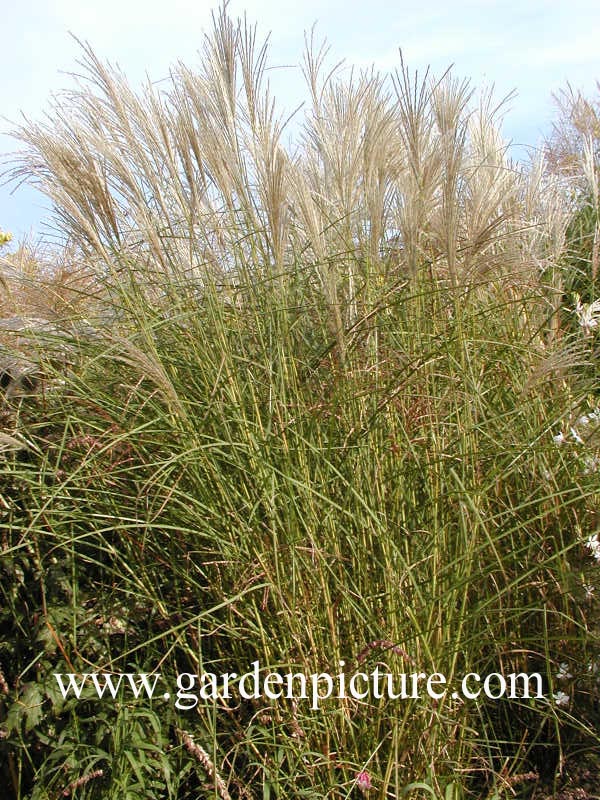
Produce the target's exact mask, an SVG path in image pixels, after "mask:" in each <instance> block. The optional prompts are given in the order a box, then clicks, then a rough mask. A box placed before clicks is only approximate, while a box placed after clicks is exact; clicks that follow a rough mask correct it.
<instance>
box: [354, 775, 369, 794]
mask: <svg viewBox="0 0 600 800" xmlns="http://www.w3.org/2000/svg"><path fill="white" fill-rule="evenodd" d="M356 785H357V786H358V788H359V789H360V790H361V792H363V793H364V794H366V793H367V792H368V791H369V789H372V788H373V784H372V783H371V776H370V775H369V773H368V772H367V771H366V770H365V769H364V770H363V771H362V772H359V773H358V775H357V776H356Z"/></svg>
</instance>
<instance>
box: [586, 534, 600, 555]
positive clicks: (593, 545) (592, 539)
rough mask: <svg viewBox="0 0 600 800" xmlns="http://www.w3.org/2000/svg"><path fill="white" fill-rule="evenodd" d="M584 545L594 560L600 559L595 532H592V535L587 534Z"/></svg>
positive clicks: (598, 544) (599, 543)
mask: <svg viewBox="0 0 600 800" xmlns="http://www.w3.org/2000/svg"><path fill="white" fill-rule="evenodd" d="M585 546H586V547H587V549H588V550H589V551H590V555H592V556H594V558H595V559H596V561H600V542H599V541H598V534H597V533H594V534H593V536H588V538H587V541H586V543H585Z"/></svg>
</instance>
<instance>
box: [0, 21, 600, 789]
mask: <svg viewBox="0 0 600 800" xmlns="http://www.w3.org/2000/svg"><path fill="white" fill-rule="evenodd" d="M83 53H84V64H83V69H84V72H83V76H82V77H80V78H79V83H78V85H77V86H76V88H75V89H74V90H72V91H70V92H68V93H66V94H64V95H63V96H62V97H60V98H59V99H58V100H57V101H56V102H55V105H54V106H53V107H52V109H51V111H50V113H49V117H48V119H47V121H45V122H44V121H42V122H28V123H27V124H25V125H23V126H22V127H20V128H19V129H18V131H17V132H16V133H17V136H18V138H19V139H20V140H21V142H22V143H23V145H24V150H23V152H22V154H21V156H20V159H19V161H18V164H17V165H16V166H14V167H13V172H12V174H13V177H15V178H21V179H26V180H29V181H32V182H34V183H36V184H37V185H38V186H39V187H40V188H41V189H42V191H44V192H45V193H46V194H47V195H48V197H49V198H50V199H51V200H52V202H53V204H54V209H55V219H56V225H57V227H58V228H59V229H60V230H62V232H63V233H64V235H65V237H66V238H67V240H68V243H69V246H70V247H74V248H76V251H77V253H78V254H79V258H80V259H81V262H82V263H84V264H85V265H86V269H93V270H95V274H96V284H95V286H94V292H93V293H92V291H91V289H88V290H87V291H88V292H89V306H88V308H87V314H86V316H85V321H86V326H87V327H86V328H85V330H86V331H87V333H86V334H85V335H79V336H78V337H76V336H73V335H71V336H69V335H68V334H67V332H66V328H65V334H64V342H65V348H66V352H67V353H68V358H66V360H65V366H64V367H63V369H62V370H61V372H60V373H59V374H57V373H56V372H53V371H52V368H51V365H48V364H46V363H45V360H44V350H43V348H42V349H41V351H40V352H38V354H37V358H38V360H39V362H40V366H41V368H45V369H46V373H45V375H46V377H45V379H44V381H43V385H42V391H41V392H40V394H39V396H38V397H37V398H31V399H30V400H29V401H25V400H23V401H19V403H20V404H19V405H18V407H11V408H10V409H8V411H7V413H9V416H7V423H6V424H7V425H10V426H11V431H12V433H11V435H13V436H14V435H15V433H17V432H21V433H26V434H27V441H28V442H29V446H28V449H27V451H26V452H25V453H24V454H23V453H18V454H14V453H10V454H8V455H5V457H4V460H3V461H2V481H3V483H2V508H1V511H0V513H1V514H2V517H1V521H0V535H1V537H2V548H3V549H2V568H3V570H4V573H3V580H2V581H1V582H0V592H2V603H1V605H0V607H1V609H2V610H1V612H0V614H1V616H0V626H1V628H0V629H1V630H2V635H3V642H4V643H3V644H2V645H1V646H0V647H1V649H0V664H1V669H2V676H3V678H2V681H3V682H2V684H1V686H0V688H1V689H2V694H0V698H1V702H0V715H1V716H0V731H1V736H2V738H1V739H0V752H1V753H2V760H1V761H0V764H1V767H0V769H1V770H2V777H3V780H4V784H5V786H7V787H9V789H8V791H9V792H10V796H13V797H18V798H26V797H27V798H32V800H33V798H50V797H52V798H54V797H58V796H59V795H60V794H61V793H62V794H65V793H67V794H68V793H71V794H73V793H74V792H75V791H76V792H77V796H78V797H81V798H96V797H98V798H99V797H102V798H107V797H108V798H115V800H116V798H119V800H120V799H121V798H123V797H126V796H127V797H132V798H133V797H140V798H147V797H150V796H161V797H163V796H164V797H177V798H186V797H190V798H191V797H194V798H197V797H206V798H209V797H211V798H214V797H219V796H221V797H225V796H230V797H235V798H237V797H240V798H242V797H245V798H273V797H278V798H295V797H298V798H300V797H302V798H324V797H327V798H347V797H350V796H353V793H356V791H361V792H363V793H370V794H371V796H373V797H375V796H377V797H380V798H384V797H399V796H401V794H402V793H403V792H404V791H405V790H407V791H411V790H410V789H409V788H407V787H410V786H411V785H413V784H415V783H416V784H417V788H416V789H415V791H418V786H421V787H423V786H426V787H427V790H428V791H429V793H433V794H435V795H436V796H438V795H443V794H444V793H446V796H454V797H458V796H460V795H461V794H463V793H464V794H465V795H466V793H468V792H469V791H471V792H475V793H476V794H477V796H481V797H483V796H490V797H492V796H497V797H500V796H502V794H503V792H504V791H505V790H507V788H508V787H512V786H519V785H531V782H532V781H533V780H538V778H539V780H549V779H551V778H552V776H553V775H554V773H555V771H560V770H561V769H562V767H563V766H564V764H565V759H566V758H567V757H568V756H569V754H570V752H571V750H572V749H576V748H579V752H580V753H585V752H586V751H587V750H591V749H593V748H594V747H597V744H598V742H597V709H595V707H594V697H595V695H594V692H595V691H597V690H596V688H595V683H594V680H595V677H594V673H593V672H590V671H589V670H588V664H589V663H596V662H597V660H598V651H599V649H600V648H599V643H598V628H597V623H596V622H595V619H596V617H597V614H596V613H595V612H596V611H597V607H596V604H597V602H598V601H597V597H596V595H594V588H595V586H596V585H597V583H598V569H599V567H598V564H597V563H596V559H594V558H591V557H590V553H589V547H588V548H586V546H585V542H586V540H587V537H588V536H592V537H593V536H594V534H595V531H596V526H597V503H598V474H597V471H596V470H589V471H588V472H587V473H586V472H585V471H584V470H583V469H574V468H573V464H574V459H575V456H574V451H573V448H575V447H579V446H580V445H579V444H578V442H575V441H569V442H568V443H566V446H564V447H563V446H562V445H561V444H560V443H558V442H556V441H555V440H554V438H553V437H555V436H557V435H558V430H559V429H560V428H565V432H564V437H565V438H568V432H569V427H570V426H574V420H576V418H577V416H578V415H581V414H583V413H584V411H585V410H586V409H587V410H588V411H590V410H592V409H593V408H595V406H594V405H593V404H592V405H590V402H592V401H591V400H588V396H589V395H591V394H592V393H593V387H591V386H590V385H589V384H588V383H586V381H585V380H584V379H583V378H581V377H580V372H581V368H582V366H585V364H586V363H587V362H588V361H589V358H590V352H591V351H590V348H591V342H590V339H589V337H585V336H582V335H580V332H579V331H577V332H575V333H573V334H571V333H568V332H565V331H564V330H562V328H561V326H560V324H557V319H558V316H559V315H558V310H559V309H560V308H561V306H562V304H563V302H564V298H563V295H562V291H563V288H562V287H563V284H562V283H561V281H562V274H561V256H562V254H563V251H564V247H565V226H566V219H567V214H566V212H565V210H564V208H563V206H562V204H561V203H562V199H561V198H562V195H561V192H560V190H559V188H558V187H556V185H555V184H554V182H553V181H552V179H550V178H548V177H547V176H546V174H545V172H544V170H543V165H541V164H534V165H532V167H531V168H530V169H524V168H522V167H517V166H515V165H514V164H511V162H510V161H509V160H508V158H507V156H506V150H505V147H504V145H503V144H502V140H501V138H500V135H499V133H498V130H497V124H496V123H497V120H496V115H495V113H494V106H493V103H492V102H491V100H490V99H489V98H484V99H483V100H481V101H479V102H477V101H476V99H475V96H474V95H473V93H472V90H471V89H470V87H469V86H468V84H467V83H466V82H463V81H459V80H457V79H456V78H454V77H453V76H452V75H450V74H448V75H445V76H443V77H442V78H441V79H439V80H436V79H434V78H433V77H432V76H430V75H425V76H424V77H423V78H421V79H419V78H418V77H417V76H415V77H414V78H413V77H412V76H411V73H410V72H409V70H408V68H407V67H406V66H405V65H404V64H403V63H402V62H400V63H399V67H398V70H397V72H396V73H394V75H392V76H388V77H382V76H378V75H374V74H371V73H360V74H358V73H352V74H350V75H348V74H344V73H342V72H339V71H331V70H330V69H329V68H328V67H327V54H326V52H325V50H324V49H323V48H319V47H318V46H315V45H314V43H313V42H312V41H310V40H309V41H308V46H307V52H306V56H305V59H304V72H305V76H306V79H307V87H308V92H309V95H310V98H311V102H310V104H309V107H308V108H307V110H306V111H305V112H304V116H303V117H302V124H301V126H300V130H299V132H298V135H297V142H296V146H294V147H292V146H284V143H283V137H284V132H285V124H284V122H285V116H280V115H278V113H277V111H276V106H275V105H274V103H273V101H272V99H271V97H270V94H269V89H268V85H267V82H266V77H265V76H266V68H267V50H266V47H265V46H261V45H259V44H258V42H257V39H256V33H255V30H254V29H253V28H251V27H249V26H248V25H247V24H246V23H245V22H242V23H235V22H233V21H232V20H231V19H230V18H229V17H228V16H227V14H226V12H225V10H221V11H220V12H219V13H218V14H217V15H216V16H215V27H214V30H213V32H212V33H211V34H210V35H209V36H208V37H207V39H206V42H205V46H204V50H203V53H202V61H201V64H200V67H199V69H198V70H191V69H189V68H188V67H186V66H184V65H181V64H179V65H176V66H174V67H173V69H172V71H171V74H170V77H169V80H168V81H165V82H161V83H160V84H158V85H153V84H148V85H146V86H145V87H143V88H142V89H141V90H134V89H133V88H132V87H131V86H130V84H129V83H128V81H127V80H126V78H125V77H124V76H123V75H121V74H120V73H118V72H116V71H115V70H113V69H112V68H110V67H109V66H107V65H106V64H104V63H103V62H102V61H101V60H100V59H98V58H97V57H96V56H95V55H94V53H93V52H92V51H91V49H89V48H88V47H87V46H84V47H83ZM82 291H84V290H82ZM80 316H81V312H80ZM59 381H61V382H60V383H59ZM574 427H575V426H574ZM576 430H577V428H576ZM590 541H596V540H590ZM254 660H258V661H259V662H260V664H261V667H262V668H264V669H265V670H271V669H275V670H278V671H279V672H285V671H288V670H290V669H291V670H293V671H297V672H304V673H307V674H310V673H312V672H331V673H332V674H335V673H336V672H337V671H338V668H339V663H340V661H345V662H346V664H347V665H348V668H349V669H354V668H356V667H357V666H359V665H360V666H362V667H364V668H365V670H366V671H371V670H372V669H374V668H375V666H376V665H377V664H380V665H381V666H382V668H383V667H385V668H386V669H389V670H390V671H392V672H393V673H394V674H398V673H401V672H411V671H413V670H414V669H418V670H419V671H423V672H427V673H431V672H442V673H443V674H445V675H446V677H447V678H448V680H449V681H450V682H452V681H454V680H456V679H459V678H460V676H462V674H464V673H466V672H471V671H472V672H478V673H480V674H481V675H485V674H486V673H488V672H500V673H505V674H508V673H510V672H520V671H526V672H534V671H537V672H540V673H541V674H542V675H543V678H544V688H545V693H546V699H545V700H539V701H533V700H527V699H525V698H517V699H512V700H508V699H504V700H497V701H491V700H487V699H482V698H479V699H477V700H469V701H467V702H463V703H460V702H456V701H455V700H454V699H453V698H451V697H450V696H448V697H446V698H444V699H443V700H440V701H439V702H435V703H434V702H432V700H431V699H430V698H422V699H408V700H403V701H391V700H389V699H386V698H381V699H377V698H373V697H369V698H366V699H364V700H363V701H358V700H348V699H345V700H334V699H332V700H329V701H324V702H323V705H322V708H321V710H319V711H313V710H312V709H311V708H310V706H309V704H308V703H306V702H303V701H298V702H288V701H283V700H282V701H273V702H270V701H268V700H265V699H264V698H263V699H261V700H256V701H246V702H242V703H239V702H237V701H235V702H234V701H231V700H226V699H225V698H222V699H220V700H219V699H217V700H210V701H203V702H201V703H200V704H199V705H198V707H197V708H196V709H195V710H194V711H193V712H177V711H176V710H175V709H174V707H173V704H172V703H171V704H169V703H167V702H164V701H163V700H162V699H160V698H159V699H157V700H154V701H152V702H150V701H142V700H138V701H135V702H134V701H131V700H130V699H129V698H122V699H120V700H119V702H116V703H109V702H104V701H98V700H93V698H91V697H86V699H85V701H80V702H78V703H76V702H74V701H73V700H68V701H64V700H63V699H62V698H61V697H60V695H59V694H58V692H57V688H56V684H55V682H54V679H53V677H52V673H54V672H63V673H64V672H90V671H93V670H104V671H114V672H132V671H137V672H142V671H143V672H153V671H157V672H161V673H162V674H163V675H166V676H171V677H172V678H173V679H174V676H175V675H176V674H177V673H179V672H184V671H185V672H202V671H212V672H216V673H222V672H227V671H233V672H237V673H238V674H241V673H243V672H246V671H247V669H248V667H249V665H250V664H251V663H252V662H253V661H254ZM563 663H566V664H567V668H566V669H565V670H562V668H561V667H560V665H561V664H563ZM559 673H560V675H561V676H562V677H561V678H560V680H559V678H558V677H557V674H559ZM567 674H568V675H569V676H570V677H569V678H568V680H567V679H566V678H565V676H566V675H567ZM565 697H567V698H568V699H567V700H565V699H564V698H565ZM556 698H558V700H557V699H556ZM559 701H560V702H559ZM536 776H538V777H536ZM494 793H495V795H494Z"/></svg>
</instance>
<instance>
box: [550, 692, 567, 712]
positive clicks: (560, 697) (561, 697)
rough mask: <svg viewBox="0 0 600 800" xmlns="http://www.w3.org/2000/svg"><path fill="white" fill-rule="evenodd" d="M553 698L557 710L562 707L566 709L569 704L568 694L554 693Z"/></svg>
mask: <svg viewBox="0 0 600 800" xmlns="http://www.w3.org/2000/svg"><path fill="white" fill-rule="evenodd" d="M553 697H554V702H555V704H556V705H557V706H558V707H559V708H562V707H565V708H566V707H567V706H568V705H569V702H570V699H571V698H570V697H569V695H568V694H565V692H554V695H553Z"/></svg>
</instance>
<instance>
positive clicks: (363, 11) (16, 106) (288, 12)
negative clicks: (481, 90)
mask: <svg viewBox="0 0 600 800" xmlns="http://www.w3.org/2000/svg"><path fill="white" fill-rule="evenodd" d="M3 5H6V6H8V7H5V8H2V6H3ZM216 6H217V2H216V0H167V2H165V0H160V2H159V1H158V0H21V2H20V3H19V4H17V3H13V2H9V0H0V8H1V9H2V42H1V45H0V75H2V111H1V112H0V113H2V115H3V116H5V117H7V118H8V119H9V120H11V121H15V120H18V119H19V115H20V113H21V112H24V113H25V114H27V115H28V116H29V117H31V118H34V119H35V118H38V117H40V116H41V115H42V114H43V112H44V110H45V109H46V108H47V103H48V98H49V96H50V95H51V93H52V92H58V91H60V90H61V89H64V88H68V87H69V85H70V78H69V76H68V75H67V74H65V73H69V72H75V71H77V59H78V57H79V55H80V51H79V47H78V45H77V43H76V42H75V41H74V40H73V38H72V37H71V36H70V35H69V32H70V33H72V34H74V35H75V36H77V37H78V38H79V39H82V40H86V41H88V42H89V43H90V44H91V45H92V47H93V48H94V50H95V51H96V53H97V54H98V55H99V56H101V57H102V58H104V59H107V60H109V61H111V62H113V63H118V64H119V66H120V67H121V68H122V69H123V70H124V72H125V73H126V74H127V75H129V76H130V77H131V78H132V79H135V80H137V79H140V78H142V77H144V75H145V74H146V73H147V74H148V75H149V76H150V77H151V78H152V79H154V80H158V79H160V78H162V77H164V76H165V75H166V74H167V73H168V68H169V65H170V64H172V63H173V62H175V61H178V60H181V61H184V62H186V63H188V64H191V65H193V64H194V63H197V62H198V56H197V51H198V49H199V48H200V46H201V43H202V37H203V33H204V32H205V31H206V30H208V29H209V27H210V19H211V10H213V9H215V7H216ZM229 10H230V13H231V14H232V15H233V16H238V15H241V14H243V13H244V11H245V12H246V13H247V16H248V19H249V20H250V21H252V22H256V23H257V24H258V30H259V35H264V36H266V35H267V34H269V32H270V33H271V37H270V42H271V48H270V52H271V57H270V64H271V65H272V66H273V67H276V68H274V69H273V70H272V72H271V82H272V86H273V90H274V92H275V95H276V96H277V98H278V99H280V100H281V101H282V105H284V106H285V107H288V108H289V109H292V108H293V107H294V106H295V105H296V104H297V103H299V102H301V100H302V99H303V96H304V95H303V86H302V79H301V75H300V69H299V66H298V65H299V62H300V60H301V57H302V52H303V47H304V31H306V30H310V28H311V26H312V25H313V23H315V22H316V23H317V24H316V33H317V36H318V37H321V38H327V40H328V42H329V43H330V45H331V58H332V59H333V60H335V61H337V60H340V59H342V58H343V59H345V63H346V64H348V65H352V64H354V65H358V66H369V65H371V64H375V66H376V67H377V68H378V69H380V70H382V71H386V70H393V69H394V68H395V67H396V66H398V64H399V57H398V50H399V48H402V51H403V54H404V58H405V61H406V63H407V64H408V66H409V68H411V69H418V70H423V69H425V68H426V67H427V66H428V65H431V68H432V70H433V72H434V74H441V73H442V72H443V71H444V70H445V69H446V68H447V67H449V66H450V65H451V64H453V65H454V73H455V74H456V75H457V76H460V77H468V78H470V79H471V81H472V84H473V85H474V86H476V87H477V86H487V87H489V86H490V85H492V84H493V85H494V86H495V96H496V97H497V98H498V99H501V98H502V97H504V96H505V95H507V94H508V93H509V92H511V91H512V90H513V89H514V90H516V92H517V95H516V97H515V98H514V99H513V100H512V101H511V102H510V103H509V104H508V106H507V108H506V115H505V121H504V126H503V132H504V135H505V138H506V139H507V141H512V142H513V143H514V144H515V148H514V151H513V152H514V155H516V156H520V155H522V154H523V153H524V152H525V150H524V149H523V147H517V145H530V146H536V145H539V143H540V139H541V137H542V135H543V133H544V131H547V130H548V127H549V124H550V122H551V119H552V114H553V106H552V102H551V93H552V92H553V91H556V90H558V89H559V88H561V87H563V86H565V85H566V82H567V81H570V82H571V84H572V85H573V86H574V87H576V88H581V89H582V90H583V91H584V92H586V93H587V94H588V95H593V94H594V92H595V91H596V88H595V83H596V80H599V79H600V3H598V2H597V0H596V1H595V2H591V1H588V0H571V2H563V0H558V1H557V0H544V1H543V2H542V0H539V1H538V0H522V1H521V2H484V1H483V0H480V2H469V1H468V0H454V2H441V1H440V0H428V2H423V3H419V2H402V0H396V1H395V2H391V1H390V0H328V2H327V4H324V3H323V2H317V0H302V1H301V2H298V0H295V2H290V1H289V0H279V2H276V0H231V2H230V3H229ZM9 128H10V124H9V123H7V122H2V123H1V124H0V131H6V130H7V129H9ZM16 147H18V143H17V142H15V140H14V139H11V138H9V137H8V136H6V135H0V155H2V154H6V153H9V152H11V151H13V150H14V149H15V148H16ZM44 204H45V200H44V198H42V197H41V196H39V195H37V193H35V192H33V191H31V190H28V189H26V188H21V189H19V190H18V191H17V192H15V193H13V194H10V188H8V187H0V228H1V229H3V230H10V231H12V232H13V233H14V234H15V236H16V237H17V238H18V237H21V236H23V235H25V234H28V235H32V236H35V235H37V234H39V233H40V231H41V230H42V229H43V226H42V219H43V217H44V215H45V213H46V212H45V210H44Z"/></svg>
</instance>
